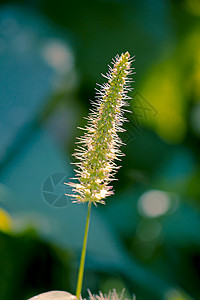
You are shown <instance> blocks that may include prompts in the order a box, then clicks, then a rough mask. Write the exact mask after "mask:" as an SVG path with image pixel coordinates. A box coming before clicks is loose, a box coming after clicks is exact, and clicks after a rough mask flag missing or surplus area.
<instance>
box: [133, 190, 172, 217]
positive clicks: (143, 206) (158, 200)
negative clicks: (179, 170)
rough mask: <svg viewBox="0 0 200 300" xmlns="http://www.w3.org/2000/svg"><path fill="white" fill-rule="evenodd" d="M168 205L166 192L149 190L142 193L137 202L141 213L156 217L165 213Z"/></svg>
mask: <svg viewBox="0 0 200 300" xmlns="http://www.w3.org/2000/svg"><path fill="white" fill-rule="evenodd" d="M169 207H170V201H169V197H168V195H167V193H165V192H162V191H158V190H151V191H148V192H146V193H144V194H143V195H142V196H141V197H140V199H139V202H138V209H139V211H140V213H141V214H142V215H145V216H148V217H158V216H161V215H163V214H165V213H166V212H167V211H168V209H169Z"/></svg>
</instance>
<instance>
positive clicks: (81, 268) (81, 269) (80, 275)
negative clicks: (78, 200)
mask: <svg viewBox="0 0 200 300" xmlns="http://www.w3.org/2000/svg"><path fill="white" fill-rule="evenodd" d="M91 206H92V201H90V202H89V204H88V211H87V219H86V224H85V233H84V239H83V247H82V252H81V261H80V266H79V273H78V281H77V287H76V297H77V298H78V299H79V298H80V296H81V290H82V283H83V273H84V266H85V254H86V247H87V237H88V230H89V224H90V212H91Z"/></svg>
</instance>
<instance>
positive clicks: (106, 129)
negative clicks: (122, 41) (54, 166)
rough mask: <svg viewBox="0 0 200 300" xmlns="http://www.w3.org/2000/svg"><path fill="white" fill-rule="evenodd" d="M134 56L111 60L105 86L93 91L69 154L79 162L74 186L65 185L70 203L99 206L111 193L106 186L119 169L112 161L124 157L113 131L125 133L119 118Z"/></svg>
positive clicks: (110, 188) (119, 140)
mask: <svg viewBox="0 0 200 300" xmlns="http://www.w3.org/2000/svg"><path fill="white" fill-rule="evenodd" d="M132 61H134V57H132V58H131V57H130V54H129V52H126V53H125V54H123V53H122V54H121V56H119V55H116V57H115V59H114V60H113V62H112V63H113V68H112V67H111V66H110V65H108V66H109V71H108V73H107V74H106V75H103V74H102V76H103V77H105V78H106V79H107V80H108V83H105V84H103V85H99V84H97V85H98V86H99V89H96V91H97V95H96V100H95V101H92V109H90V113H89V116H88V118H86V119H87V120H88V123H87V125H86V126H85V128H80V127H78V128H80V129H82V130H84V132H85V133H84V135H83V136H82V137H81V138H79V143H81V144H82V146H78V149H77V150H76V151H77V152H75V153H74V154H73V155H74V156H75V158H76V159H77V160H78V161H79V162H77V163H75V164H76V166H77V168H78V170H76V173H77V174H76V179H78V183H72V182H71V183H69V184H68V185H69V186H71V187H73V188H74V189H73V190H74V191H75V192H76V195H72V197H75V198H76V200H75V201H74V202H78V203H85V202H88V203H90V202H92V203H93V204H95V205H96V204H97V203H102V204H104V203H105V202H104V200H103V199H105V198H106V197H107V196H110V195H112V194H113V191H112V186H109V183H110V182H111V181H113V177H114V175H115V174H116V172H117V169H118V168H119V167H116V165H115V163H114V160H119V161H120V160H121V159H119V157H121V156H124V154H123V153H122V152H121V151H120V149H119V147H120V146H121V145H123V142H122V141H121V139H120V138H119V137H118V135H117V132H123V131H125V130H124V129H123V128H122V125H123V122H125V121H126V119H125V118H124V117H123V114H124V112H128V111H127V110H125V109H122V107H123V106H128V104H129V103H127V102H126V100H127V99H131V98H130V97H129V96H127V92H128V91H131V90H132V89H131V88H130V86H129V85H127V84H128V83H130V81H131V78H129V76H130V74H131V70H132V69H131V62H132Z"/></svg>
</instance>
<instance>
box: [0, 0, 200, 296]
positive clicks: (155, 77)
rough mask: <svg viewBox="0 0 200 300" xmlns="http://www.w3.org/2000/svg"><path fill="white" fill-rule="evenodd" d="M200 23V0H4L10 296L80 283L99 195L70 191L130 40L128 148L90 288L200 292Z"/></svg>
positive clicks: (0, 262)
mask: <svg viewBox="0 0 200 300" xmlns="http://www.w3.org/2000/svg"><path fill="white" fill-rule="evenodd" d="M199 36H200V4H199V2H198V1H195V0H182V1H181V0H180V1H172V0H171V1H170V0H165V1H164V0H160V1H158V0H150V1H144V0H142V1H131V0H124V1H122V0H101V1H100V0H94V1H89V0H87V1H79V0H78V1H64V0H57V1H56V2H55V1H51V0H49V1H47V0H37V1H1V6H0V70H1V75H0V76H1V80H0V136H1V143H0V207H1V209H0V299H1V300H13V299H15V300H18V299H19V300H21V299H28V298H29V297H31V296H33V295H36V294H38V293H41V292H45V291H49V290H56V289H60V290H66V291H68V292H71V293H73V294H74V293H75V289H76V280H77V273H78V266H79V259H80V252H81V246H82V240H83V233H84V225H85V219H86V208H87V207H86V205H76V204H72V203H71V200H70V199H69V198H66V202H65V200H63V198H62V199H61V200H62V201H61V200H60V198H59V197H61V196H62V195H63V194H64V193H65V192H68V191H69V190H68V189H67V188H66V186H65V185H64V184H63V180H64V179H65V180H66V179H68V178H70V177H73V176H74V171H73V165H71V164H70V162H73V158H72V156H71V154H72V153H73V151H74V148H75V142H76V136H80V135H81V134H82V132H81V131H80V130H79V129H77V126H80V127H83V126H84V125H85V120H84V119H83V117H84V116H87V114H88V111H89V108H90V101H89V99H94V97H95V87H96V83H100V84H102V83H103V82H104V78H103V77H102V76H101V73H104V74H105V73H106V72H107V71H108V66H107V64H110V63H111V60H112V58H113V57H115V55H116V54H121V53H122V52H126V51H129V52H130V54H131V56H134V55H135V59H136V60H135V62H134V63H133V67H135V71H136V74H135V75H134V76H133V77H134V80H135V83H134V84H132V87H134V90H133V91H132V92H131V93H130V96H132V98H133V99H132V100H131V110H132V111H133V113H132V114H129V115H128V114H127V118H128V119H129V123H126V124H125V128H126V130H127V132H126V133H124V134H123V135H122V136H121V138H122V139H123V141H124V142H125V143H126V144H127V145H126V146H123V148H122V151H123V152H124V153H125V155H126V156H125V157H124V158H123V161H122V163H121V165H122V168H120V170H119V172H118V174H117V178H118V179H119V180H118V181H116V182H114V189H115V195H113V196H112V197H109V198H108V199H107V200H106V205H105V206H102V205H98V207H93V208H92V216H91V224H90V233H89V239H88V250H87V257H86V265H85V276H84V283H83V290H82V294H83V297H87V295H88V294H87V289H90V290H91V292H92V293H98V292H99V291H100V290H101V291H102V292H103V293H108V291H109V290H110V289H113V288H115V289H116V290H117V292H121V291H122V289H123V288H125V295H126V296H127V297H129V298H132V297H133V294H135V295H136V299H137V300H152V299H154V300H189V299H200V289H199V280H200V204H199V198H200V187H199V182H200V168H199V166H200V156H199V146H200V102H199V101H200V39H199ZM57 174H63V178H64V179H63V180H61V181H59V180H58V179H57V181H56V179H55V181H52V180H53V178H55V177H56V176H57ZM61 177H62V176H61ZM56 178H57V177H56Z"/></svg>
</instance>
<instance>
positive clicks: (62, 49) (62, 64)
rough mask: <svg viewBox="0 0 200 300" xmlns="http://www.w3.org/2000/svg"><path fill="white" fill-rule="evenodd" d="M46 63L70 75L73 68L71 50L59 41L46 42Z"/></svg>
mask: <svg viewBox="0 0 200 300" xmlns="http://www.w3.org/2000/svg"><path fill="white" fill-rule="evenodd" d="M42 55H43V57H44V59H45V60H46V62H47V63H48V64H49V65H50V66H51V67H53V68H55V69H56V70H57V71H61V72H65V73H68V72H69V71H71V70H72V68H73V55H72V52H71V50H70V49H69V48H68V47H67V46H66V44H64V43H62V42H61V41H59V40H50V41H48V42H46V44H45V45H44V47H43V49H42Z"/></svg>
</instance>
